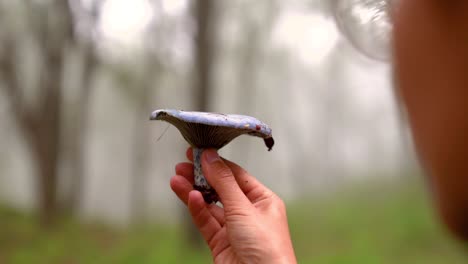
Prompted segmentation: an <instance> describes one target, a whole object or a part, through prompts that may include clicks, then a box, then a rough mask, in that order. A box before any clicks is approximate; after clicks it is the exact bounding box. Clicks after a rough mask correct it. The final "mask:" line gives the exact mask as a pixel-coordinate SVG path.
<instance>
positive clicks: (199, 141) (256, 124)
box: [150, 109, 274, 150]
mask: <svg viewBox="0 0 468 264" xmlns="http://www.w3.org/2000/svg"><path fill="white" fill-rule="evenodd" d="M150 120H163V121H166V122H168V123H170V124H172V125H174V126H175V127H177V129H179V131H180V133H181V134H182V136H183V137H184V138H185V140H186V141H187V142H188V143H189V144H190V145H191V146H192V147H196V148H216V149H220V148H222V147H224V146H225V145H227V144H228V143H229V142H231V140H233V139H234V138H236V137H238V136H240V135H243V134H248V135H251V136H257V137H261V138H263V139H264V140H265V144H266V145H267V147H268V150H271V148H272V147H273V144H274V141H273V137H272V135H271V128H270V127H268V125H266V124H265V123H263V122H261V121H260V120H258V119H256V118H254V117H251V116H245V115H226V114H218V113H209V112H196V111H181V110H173V109H160V110H156V111H154V112H153V113H152V114H151V117H150Z"/></svg>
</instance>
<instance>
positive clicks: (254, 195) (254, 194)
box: [223, 159, 273, 203]
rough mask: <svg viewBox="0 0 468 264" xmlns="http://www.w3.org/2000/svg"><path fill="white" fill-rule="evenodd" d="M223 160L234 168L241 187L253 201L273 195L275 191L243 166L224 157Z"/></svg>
mask: <svg viewBox="0 0 468 264" xmlns="http://www.w3.org/2000/svg"><path fill="white" fill-rule="evenodd" d="M223 161H224V163H225V164H226V165H227V166H228V167H229V168H230V169H231V170H232V173H233V174H234V177H235V179H236V182H237V184H238V185H239V188H240V189H241V190H242V192H244V193H245V196H247V198H248V199H249V200H250V201H251V202H252V203H255V202H257V201H259V200H262V199H264V198H268V197H271V195H273V192H272V191H271V190H270V189H268V188H267V187H265V186H264V185H263V184H262V183H260V182H259V181H258V180H257V179H255V177H253V176H251V175H250V174H249V173H248V172H247V171H246V170H244V169H243V168H242V167H240V166H239V165H237V164H235V163H234V162H232V161H229V160H226V159H223Z"/></svg>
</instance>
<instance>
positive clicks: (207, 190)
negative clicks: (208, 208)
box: [192, 148, 219, 203]
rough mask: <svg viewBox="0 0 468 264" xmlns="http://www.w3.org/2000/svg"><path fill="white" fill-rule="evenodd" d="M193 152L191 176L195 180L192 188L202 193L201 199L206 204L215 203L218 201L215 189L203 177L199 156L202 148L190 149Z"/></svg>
mask: <svg viewBox="0 0 468 264" xmlns="http://www.w3.org/2000/svg"><path fill="white" fill-rule="evenodd" d="M192 151H193V167H194V168H193V174H194V179H195V184H194V185H193V188H194V189H195V190H197V191H199V192H201V193H202V195H203V199H204V200H205V202H206V203H212V202H214V203H216V202H217V201H218V200H219V199H218V194H217V193H216V191H215V189H213V187H211V186H210V184H209V183H208V181H207V180H206V178H205V176H204V175H203V170H202V164H201V156H202V153H203V149H202V148H192Z"/></svg>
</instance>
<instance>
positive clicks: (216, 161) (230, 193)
mask: <svg viewBox="0 0 468 264" xmlns="http://www.w3.org/2000/svg"><path fill="white" fill-rule="evenodd" d="M202 170H203V174H204V175H205V177H206V179H207V180H208V183H209V184H210V185H211V186H212V187H213V188H214V189H215V190H216V192H217V193H218V195H219V197H220V198H221V202H222V203H223V206H224V208H225V210H229V208H230V207H236V208H239V207H240V206H241V208H248V207H250V206H251V203H250V201H249V199H247V197H246V196H245V194H244V193H243V192H242V190H241V188H240V187H239V185H238V184H237V181H236V179H235V178H234V174H233V172H232V170H231V168H229V167H228V166H227V165H226V163H225V162H224V161H223V160H222V159H221V158H220V157H219V155H218V153H217V152H216V150H214V149H207V150H205V151H203V154H202Z"/></svg>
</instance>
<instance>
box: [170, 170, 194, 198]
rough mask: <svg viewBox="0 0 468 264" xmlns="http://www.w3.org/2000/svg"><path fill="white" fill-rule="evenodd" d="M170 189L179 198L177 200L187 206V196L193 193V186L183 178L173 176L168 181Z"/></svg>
mask: <svg viewBox="0 0 468 264" xmlns="http://www.w3.org/2000/svg"><path fill="white" fill-rule="evenodd" d="M170 184H171V189H172V190H173V191H174V193H175V194H176V195H177V197H179V199H180V200H181V201H182V202H183V203H184V204H185V205H187V204H188V194H189V192H190V191H193V185H192V184H191V183H190V182H189V181H188V180H187V179H186V178H185V177H183V176H180V175H175V176H173V177H172V178H171V181H170Z"/></svg>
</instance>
